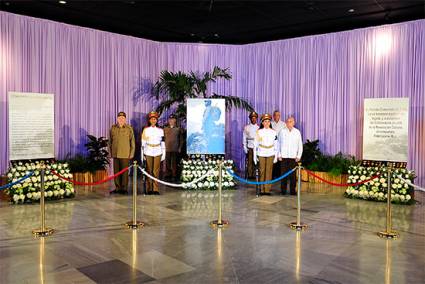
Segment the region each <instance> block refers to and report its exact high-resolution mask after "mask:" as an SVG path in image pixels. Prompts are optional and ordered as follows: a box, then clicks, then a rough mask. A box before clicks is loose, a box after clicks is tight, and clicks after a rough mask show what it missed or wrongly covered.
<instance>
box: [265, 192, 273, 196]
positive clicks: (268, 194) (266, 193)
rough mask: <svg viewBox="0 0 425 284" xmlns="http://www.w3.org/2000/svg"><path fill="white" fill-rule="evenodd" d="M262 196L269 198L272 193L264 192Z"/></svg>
mask: <svg viewBox="0 0 425 284" xmlns="http://www.w3.org/2000/svg"><path fill="white" fill-rule="evenodd" d="M264 195H267V196H270V195H272V193H271V192H265V193H264Z"/></svg>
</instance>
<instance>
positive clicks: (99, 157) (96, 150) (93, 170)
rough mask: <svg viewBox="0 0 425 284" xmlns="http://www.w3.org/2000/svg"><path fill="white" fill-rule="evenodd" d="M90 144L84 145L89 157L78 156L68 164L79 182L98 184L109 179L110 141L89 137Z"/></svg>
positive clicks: (103, 138)
mask: <svg viewBox="0 0 425 284" xmlns="http://www.w3.org/2000/svg"><path fill="white" fill-rule="evenodd" d="M87 138H88V142H87V143H86V144H85V145H84V146H85V147H86V149H87V153H88V154H87V156H84V155H81V154H80V155H76V156H75V157H74V158H72V159H67V160H66V162H67V163H68V164H69V167H70V168H71V172H72V173H73V174H74V179H75V181H77V182H85V183H90V182H96V181H100V180H103V179H104V178H105V177H107V175H108V173H107V171H106V169H107V167H108V165H109V159H108V139H106V138H105V137H99V138H97V137H95V136H93V135H87Z"/></svg>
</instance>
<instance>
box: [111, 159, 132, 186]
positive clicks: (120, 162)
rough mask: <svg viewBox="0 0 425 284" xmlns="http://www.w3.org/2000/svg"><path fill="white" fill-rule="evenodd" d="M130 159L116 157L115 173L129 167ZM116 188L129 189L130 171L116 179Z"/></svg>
mask: <svg viewBox="0 0 425 284" xmlns="http://www.w3.org/2000/svg"><path fill="white" fill-rule="evenodd" d="M129 162H130V159H120V158H114V174H116V173H118V172H119V171H121V170H123V169H125V168H126V167H128V163H129ZM114 182H115V188H116V190H123V191H127V187H128V171H127V172H125V173H123V174H122V175H120V176H117V177H116V178H115V179H114Z"/></svg>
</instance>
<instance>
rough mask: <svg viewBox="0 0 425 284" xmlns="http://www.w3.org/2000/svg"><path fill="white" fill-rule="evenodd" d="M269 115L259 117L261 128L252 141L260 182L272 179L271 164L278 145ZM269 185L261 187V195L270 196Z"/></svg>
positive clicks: (274, 158) (275, 156) (273, 161)
mask: <svg viewBox="0 0 425 284" xmlns="http://www.w3.org/2000/svg"><path fill="white" fill-rule="evenodd" d="M270 120H271V115H270V114H268V113H266V114H264V115H263V116H262V117H261V127H260V129H258V130H257V134H256V135H255V139H254V163H255V164H256V163H257V162H259V164H260V181H269V180H271V179H272V171H273V164H274V163H276V161H277V154H278V148H277V147H278V145H277V136H276V131H274V130H273V129H272V128H271V123H270ZM271 186H272V185H271V184H266V185H261V192H260V194H261V195H270V189H271Z"/></svg>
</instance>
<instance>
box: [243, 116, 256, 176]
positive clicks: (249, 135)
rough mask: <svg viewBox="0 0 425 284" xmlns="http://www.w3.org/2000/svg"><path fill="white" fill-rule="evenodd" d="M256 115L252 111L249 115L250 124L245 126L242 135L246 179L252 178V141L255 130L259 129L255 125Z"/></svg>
mask: <svg viewBox="0 0 425 284" xmlns="http://www.w3.org/2000/svg"><path fill="white" fill-rule="evenodd" d="M257 118H258V114H257V113H256V112H255V111H253V112H251V113H250V114H249V120H250V123H249V124H248V125H245V127H244V129H243V135H242V140H243V141H242V144H243V150H244V152H245V156H246V159H245V162H246V172H245V175H246V176H247V177H248V178H254V175H255V173H254V172H255V171H254V139H255V135H256V134H257V130H258V129H259V128H260V127H259V126H258V124H257Z"/></svg>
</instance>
